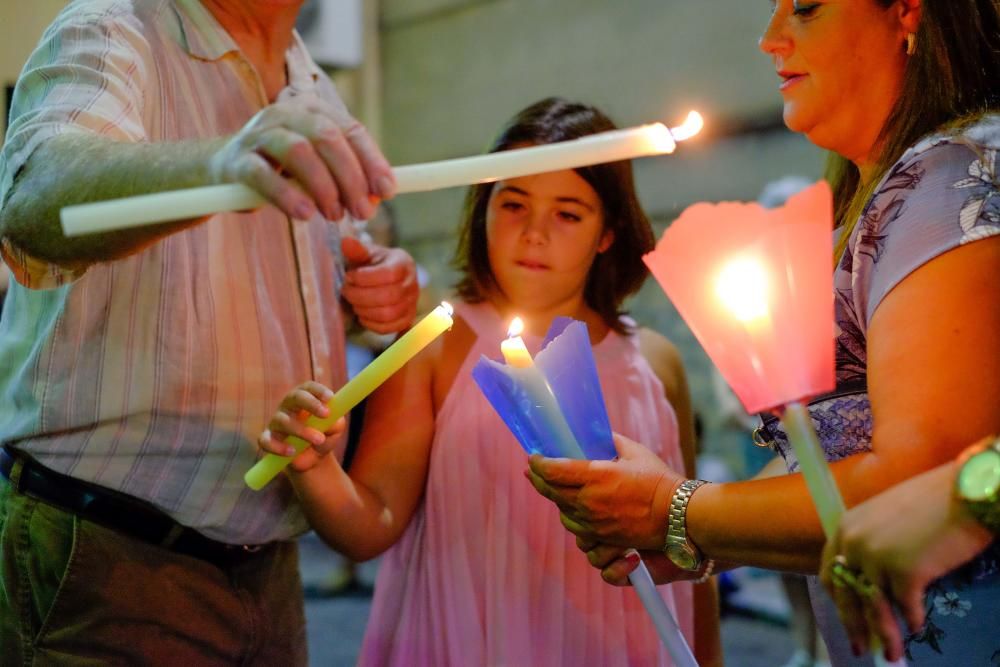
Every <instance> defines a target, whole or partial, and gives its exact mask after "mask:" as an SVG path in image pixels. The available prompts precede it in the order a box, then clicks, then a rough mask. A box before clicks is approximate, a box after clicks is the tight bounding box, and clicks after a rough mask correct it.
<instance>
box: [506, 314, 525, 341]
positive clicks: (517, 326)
mask: <svg viewBox="0 0 1000 667" xmlns="http://www.w3.org/2000/svg"><path fill="white" fill-rule="evenodd" d="M522 331H524V322H522V321H521V318H520V317H515V318H514V319H513V320H511V322H510V326H509V327H507V338H513V337H514V336H520V335H521V332H522Z"/></svg>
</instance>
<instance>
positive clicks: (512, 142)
mask: <svg viewBox="0 0 1000 667" xmlns="http://www.w3.org/2000/svg"><path fill="white" fill-rule="evenodd" d="M614 129H615V124H614V123H612V122H611V120H610V119H608V117H607V116H605V115H604V114H603V113H601V112H600V111H598V110H597V109H595V108H594V107H591V106H587V105H585V104H579V103H576V102H569V101H566V100H563V99H560V98H556V97H549V98H547V99H544V100H541V101H540V102H536V103H535V104H532V105H531V106H529V107H528V108H526V109H524V110H523V111H521V112H520V113H518V114H517V115H516V116H514V118H513V119H511V121H510V122H509V123H508V124H507V126H506V127H504V128H503V130H502V131H501V132H500V136H498V137H497V139H496V140H495V141H494V142H493V146H492V148H491V149H490V152H491V153H495V152H498V151H504V150H508V149H510V148H513V147H516V146H523V145H526V144H550V143H554V142H557V141H567V140H570V139H578V138H580V137H584V136H587V135H590V134H595V133H597V132H605V131H607V130H614ZM575 171H576V173H577V174H579V175H580V176H581V177H582V178H583V179H584V180H585V181H587V183H588V184H589V185H590V187H592V188H593V189H594V191H595V192H596V193H597V196H598V197H599V198H600V200H601V206H602V209H603V213H604V229H605V230H611V232H612V233H613V234H614V240H613V242H612V244H611V246H610V247H609V248H608V249H607V250H605V251H604V252H602V253H599V254H598V255H597V257H596V258H595V259H594V263H593V264H592V265H591V267H590V272H589V273H588V274H587V283H586V285H585V287H584V292H583V298H584V301H586V303H587V305H588V306H590V307H591V308H593V309H594V311H595V312H597V314H598V315H600V317H601V319H602V320H603V321H604V322H605V324H607V325H608V326H609V327H611V328H612V329H613V330H615V331H617V332H619V333H624V332H625V331H626V326H625V324H624V323H623V322H622V321H621V319H620V316H621V315H622V313H623V311H622V310H621V304H622V301H623V300H624V299H625V297H627V296H628V295H630V294H632V293H633V292H635V291H637V290H638V289H639V288H640V287H641V286H642V283H643V281H644V280H645V279H646V275H647V272H648V270H647V269H646V265H645V264H644V263H643V261H642V256H643V254H645V253H647V252H649V251H650V250H652V249H653V245H654V243H655V239H654V238H653V230H652V228H651V227H650V225H649V220H648V219H647V218H646V214H645V213H643V211H642V207H641V206H640V205H639V200H638V199H637V198H636V196H635V187H634V184H633V181H632V164H631V163H630V162H628V161H621V162H609V163H606V164H598V165H594V166H592V167H583V168H580V169H576V170H575ZM492 191H493V184H492V183H486V184H482V185H474V186H472V187H471V188H469V191H468V193H467V194H466V196H465V205H464V207H463V212H462V224H461V229H460V231H459V238H458V247H457V248H456V250H455V258H454V262H453V263H454V266H455V268H457V269H458V270H459V271H460V272H461V274H462V277H461V279H460V280H459V282H458V284H457V285H456V286H455V287H456V290H457V292H458V294H459V296H461V297H462V298H463V299H465V300H467V301H470V302H479V301H483V300H485V299H486V298H487V297H488V296H489V294H490V292H491V291H492V290H495V289H499V287H498V285H497V283H496V278H495V276H494V275H493V270H492V269H491V267H490V260H489V253H488V250H487V247H486V243H487V241H486V210H487V207H488V205H489V200H490V194H491V192H492Z"/></svg>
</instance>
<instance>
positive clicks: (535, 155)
mask: <svg viewBox="0 0 1000 667" xmlns="http://www.w3.org/2000/svg"><path fill="white" fill-rule="evenodd" d="M700 128H701V116H699V115H698V114H697V112H691V114H689V116H688V119H687V120H686V121H685V122H684V123H683V124H682V125H680V126H679V127H677V128H675V129H674V130H670V129H667V127H666V126H665V125H663V124H662V123H653V124H651V125H642V126H639V127H633V128H627V129H622V130H612V131H610V132H601V133H598V134H592V135H588V136H586V137H581V138H579V139H573V140H571V141H562V142H557V143H553V144H545V145H542V146H529V147H526V148H517V149H513V150H509V151H500V152H498V153H489V154H486V155H478V156H475V157H466V158H458V159H454V160H443V161H440V162H428V163H424V164H412V165H407V166H403V167H396V168H395V169H393V174H394V175H395V177H396V183H397V185H398V189H397V192H398V193H400V194H403V193H407V192H422V191H426V190H438V189H441V188H449V187H453V186H457V185H471V184H473V183H490V182H494V181H498V180H502V179H507V178H516V177H518V176H527V175H530V174H541V173H545V172H550V171H559V170H561V169H577V168H579V167H586V166H590V165H594V164H601V163H604V162H615V161H618V160H630V159H632V158H637V157H644V156H648V155H662V154H665V153H673V152H674V149H675V148H676V146H677V144H676V140H675V137H674V135H673V134H672V133H673V132H677V134H678V136H677V139H681V138H684V139H686V138H688V137H689V136H692V135H693V134H696V133H697V132H698V130H700ZM264 203H266V202H265V200H264V198H263V197H261V196H260V195H259V194H257V193H256V192H255V191H254V190H252V189H250V188H249V187H247V186H246V185H243V184H241V183H231V184H226V185H210V186H206V187H199V188H190V189H187V190H174V191H171V192H158V193H153V194H148V195H139V196H136V197H126V198H124V199H114V200H109V201H103V202H93V203H90V204H79V205H76V206H67V207H65V208H64V209H62V212H61V216H60V217H61V220H62V228H63V233H64V234H65V235H66V236H82V235H85V234H95V233H99V232H109V231H114V230H118V229H127V228H131V227H140V226H143V225H151V224H156V223H162V222H168V221H171V220H185V219H188V218H197V217H200V216H205V215H213V214H215V213H222V212H224V211H239V210H245V209H252V208H256V207H258V206H261V205H263V204H264Z"/></svg>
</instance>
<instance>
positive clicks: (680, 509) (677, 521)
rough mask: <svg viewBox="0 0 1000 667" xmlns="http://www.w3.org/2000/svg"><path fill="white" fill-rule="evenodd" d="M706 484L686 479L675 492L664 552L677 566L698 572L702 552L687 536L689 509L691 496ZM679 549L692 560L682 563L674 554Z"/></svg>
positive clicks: (701, 481)
mask: <svg viewBox="0 0 1000 667" xmlns="http://www.w3.org/2000/svg"><path fill="white" fill-rule="evenodd" d="M704 484H707V482H706V481H704V480H701V479H686V480H684V481H683V482H681V484H680V486H678V487H677V490H676V491H674V496H673V498H671V499H670V508H669V510H668V512H667V539H666V543H665V544H664V551H665V552H666V553H667V556H669V557H670V559H671V560H672V561H674V563H675V564H677V565H678V566H680V567H682V568H684V569H686V570H697V569H698V568H699V567H701V561H702V557H701V552H700V551H699V550H698V547H696V546H695V545H694V543H692V542H691V540H690V539H688V535H687V508H688V503H689V502H690V500H691V496H692V495H693V494H694V492H695V491H696V490H697V489H698V488H699V487H700V486H702V485H704ZM677 549H681V550H683V551H684V552H685V553H686V555H687V556H688V558H689V559H690V560H689V562H687V563H681V562H678V561H677V559H675V558H674V557H673V555H672V554H673V553H674V552H675V551H676V550H677Z"/></svg>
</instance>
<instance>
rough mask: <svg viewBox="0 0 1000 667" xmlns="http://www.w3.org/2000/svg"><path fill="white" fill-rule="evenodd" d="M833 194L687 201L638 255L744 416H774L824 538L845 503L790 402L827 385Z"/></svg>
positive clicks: (822, 186) (798, 407)
mask: <svg viewBox="0 0 1000 667" xmlns="http://www.w3.org/2000/svg"><path fill="white" fill-rule="evenodd" d="M832 220H833V208H832V196H831V194H830V189H829V186H827V185H826V183H825V182H822V181H821V182H820V183H817V184H816V185H814V186H812V187H810V188H808V189H806V190H804V191H802V192H800V193H799V194H797V195H793V196H792V197H791V198H789V200H788V202H787V204H786V205H785V206H784V207H781V208H777V209H772V210H765V209H764V208H762V207H761V206H760V205H758V204H739V203H731V202H727V203H723V204H719V205H714V206H713V205H709V204H695V205H694V206H691V207H689V208H688V209H687V210H685V211H684V212H683V213H682V214H681V216H680V218H678V219H677V221H675V222H674V223H673V224H672V225H671V226H670V227H669V228H668V229H667V231H666V232H664V234H663V237H662V238H661V240H660V242H659V243H658V244H657V246H656V249H655V250H654V251H653V252H651V253H649V254H647V255H646V256H645V257H644V260H645V262H646V264H647V265H648V266H649V268H650V270H651V271H652V273H653V276H654V277H655V278H656V280H657V282H659V283H660V285H661V286H662V287H663V290H664V291H665V292H666V293H667V296H669V297H670V300H671V301H673V303H674V305H675V306H676V307H677V310H678V311H679V312H680V314H681V316H682V317H683V318H684V320H685V321H686V322H687V323H688V326H690V327H691V330H692V331H693V332H694V334H695V336H696V337H697V338H698V340H699V342H700V343H701V344H702V347H704V348H705V351H706V352H707V353H708V356H709V357H710V358H711V359H712V361H713V362H714V363H715V365H716V366H717V367H718V369H719V371H720V372H721V373H722V375H723V376H724V377H725V379H726V381H727V382H728V383H729V384H730V386H731V387H732V388H733V391H734V392H735V393H736V395H737V396H738V397H739V399H740V401H741V402H742V403H743V405H744V407H745V408H746V410H747V411H748V412H750V413H755V412H760V411H763V410H771V409H774V410H777V411H779V412H780V413H781V416H782V422H783V423H784V425H785V429H786V432H787V433H788V436H789V443H790V444H791V445H792V447H793V449H794V451H795V455H796V457H797V458H798V460H799V464H800V465H801V467H802V473H803V476H804V477H805V481H806V484H807V485H808V487H809V492H810V494H811V495H812V498H813V502H814V504H815V505H816V509H817V512H818V514H819V517H820V520H821V522H822V524H823V529H824V531H825V532H826V534H827V535H828V536H829V535H830V534H831V533H832V531H833V530H834V529H835V527H836V524H837V522H838V521H839V518H840V516H841V514H842V513H843V511H844V502H843V500H842V498H841V497H840V492H839V491H838V489H837V485H836V483H835V482H834V479H833V476H832V474H831V473H830V469H829V467H828V466H827V464H826V460H825V458H824V456H823V452H822V450H821V448H820V446H819V443H818V441H817V438H816V433H815V431H814V430H813V427H812V423H811V421H810V419H809V414H808V411H807V410H806V408H805V407H804V406H803V405H802V404H801V403H800V402H799V401H800V400H802V399H806V398H808V397H810V396H815V395H817V394H821V393H823V392H827V391H830V390H832V389H833V387H834V363H833V360H834V337H833V332H834V325H833V272H832V270H831V267H830V257H831V256H832V255H833V248H832V233H831V231H832V229H833V224H832Z"/></svg>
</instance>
